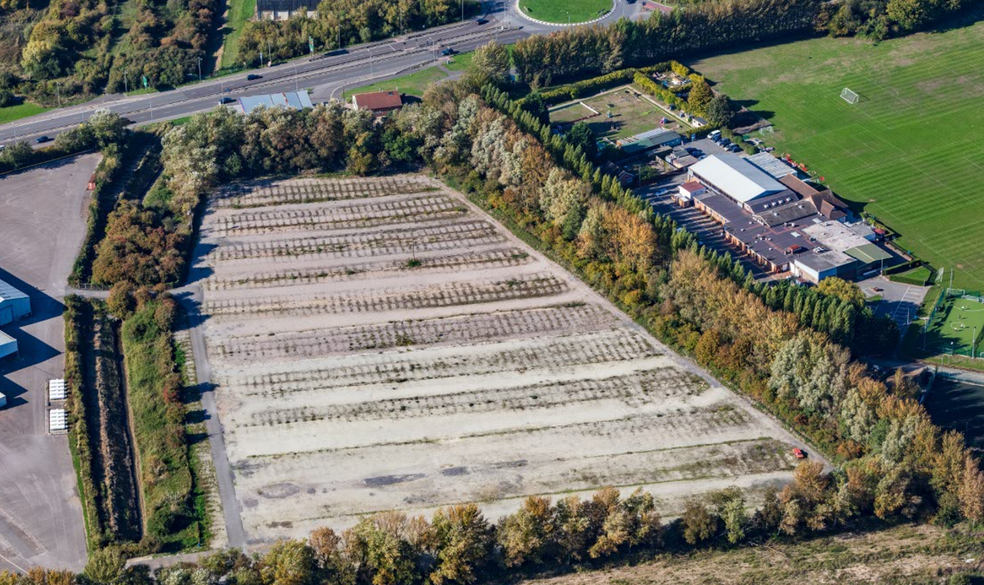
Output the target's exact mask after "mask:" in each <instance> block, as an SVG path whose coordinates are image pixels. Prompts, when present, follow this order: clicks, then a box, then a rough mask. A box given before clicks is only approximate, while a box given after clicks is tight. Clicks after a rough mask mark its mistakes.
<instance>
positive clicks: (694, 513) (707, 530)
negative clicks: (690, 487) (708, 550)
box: [682, 498, 718, 545]
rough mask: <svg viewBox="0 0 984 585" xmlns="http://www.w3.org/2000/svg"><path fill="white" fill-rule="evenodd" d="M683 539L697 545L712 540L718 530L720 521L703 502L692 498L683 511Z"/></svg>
mask: <svg viewBox="0 0 984 585" xmlns="http://www.w3.org/2000/svg"><path fill="white" fill-rule="evenodd" d="M682 520H683V539H684V540H686V541H687V543H688V544H691V545H696V544H700V543H702V542H705V541H707V540H710V539H711V538H712V537H713V536H714V535H715V534H717V529H718V519H717V517H716V516H714V514H712V513H711V510H710V509H709V508H708V507H707V504H705V503H704V502H703V501H702V500H700V499H698V498H690V499H688V500H687V504H686V506H685V507H684V509H683V518H682Z"/></svg>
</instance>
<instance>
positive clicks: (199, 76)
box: [198, 57, 202, 83]
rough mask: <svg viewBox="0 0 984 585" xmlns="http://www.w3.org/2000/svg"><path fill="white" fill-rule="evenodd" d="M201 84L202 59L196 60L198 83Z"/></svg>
mask: <svg viewBox="0 0 984 585" xmlns="http://www.w3.org/2000/svg"><path fill="white" fill-rule="evenodd" d="M201 82H202V58H201V57H199V58H198V83H201Z"/></svg>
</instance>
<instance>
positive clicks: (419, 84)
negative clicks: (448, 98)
mask: <svg viewBox="0 0 984 585" xmlns="http://www.w3.org/2000/svg"><path fill="white" fill-rule="evenodd" d="M447 77H448V75H447V74H446V73H444V72H443V71H441V70H440V69H438V68H437V67H428V68H427V69H422V70H420V71H415V72H413V73H411V74H409V75H404V76H402V77H396V78H394V79H388V80H386V81H377V82H376V83H371V84H369V85H363V86H362V87H356V88H354V89H350V90H346V91H345V93H344V94H342V95H343V97H344V98H345V99H346V100H347V99H349V98H351V97H352V96H353V95H355V94H357V93H368V92H373V91H389V90H396V91H399V92H400V93H407V94H410V95H416V96H422V95H424V91H425V90H426V89H427V87H428V86H430V85H431V84H432V83H437V82H439V81H443V80H445V79H447Z"/></svg>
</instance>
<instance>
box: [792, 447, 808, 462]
mask: <svg viewBox="0 0 984 585" xmlns="http://www.w3.org/2000/svg"><path fill="white" fill-rule="evenodd" d="M793 455H795V456H796V458H797V459H806V451H804V450H802V449H800V448H799V447H794V448H793Z"/></svg>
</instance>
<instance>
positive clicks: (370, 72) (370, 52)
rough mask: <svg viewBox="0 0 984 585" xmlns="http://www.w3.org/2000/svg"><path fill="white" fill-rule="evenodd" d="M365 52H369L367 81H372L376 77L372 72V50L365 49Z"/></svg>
mask: <svg viewBox="0 0 984 585" xmlns="http://www.w3.org/2000/svg"><path fill="white" fill-rule="evenodd" d="M366 51H368V52H369V79H373V78H374V77H376V74H375V73H374V72H373V63H372V49H370V48H369V47H366Z"/></svg>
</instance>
